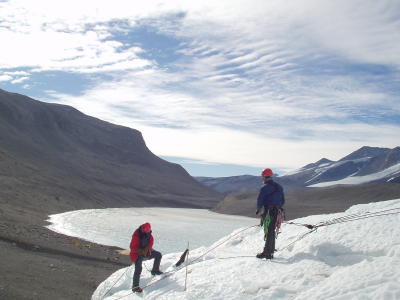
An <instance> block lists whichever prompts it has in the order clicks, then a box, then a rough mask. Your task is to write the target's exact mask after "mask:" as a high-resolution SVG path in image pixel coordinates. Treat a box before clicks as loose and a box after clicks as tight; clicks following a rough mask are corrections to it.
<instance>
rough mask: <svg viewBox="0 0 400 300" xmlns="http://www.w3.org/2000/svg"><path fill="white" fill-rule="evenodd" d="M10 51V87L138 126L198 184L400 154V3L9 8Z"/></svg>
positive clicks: (10, 4) (131, 0)
mask: <svg viewBox="0 0 400 300" xmlns="http://www.w3.org/2000/svg"><path fill="white" fill-rule="evenodd" d="M0 41H1V46H0V88H2V89H4V90H7V91H11V92H17V93H22V94H25V95H28V96H31V97H33V98H35V99H38V100H41V101H47V102H56V103H63V104H68V105H72V106H74V107H76V108H77V109H79V110H81V111H82V112H84V113H86V114H88V115H91V116H95V117H98V118H100V119H103V120H106V121H109V122H112V123H116V124H121V125H125V126H129V127H132V128H135V129H138V130H140V131H141V132H142V133H143V136H144V138H145V141H146V143H147V145H148V147H149V148H150V149H151V150H152V152H154V153H155V154H157V155H159V156H161V157H163V158H166V159H168V160H170V161H174V162H178V163H181V164H182V165H183V166H184V167H186V169H187V170H188V171H189V172H190V173H191V174H192V175H206V176H228V175H239V174H258V173H259V172H260V170H261V169H263V168H265V167H271V168H273V169H274V170H277V171H278V172H279V173H284V172H285V171H289V170H292V169H296V168H299V167H301V166H303V165H305V164H308V163H311V162H315V161H316V160H319V159H320V158H322V157H327V158H329V159H332V160H337V159H340V158H341V157H343V156H345V155H347V154H348V153H350V152H352V151H355V150H356V149H358V148H359V147H361V146H364V145H369V146H377V147H395V146H399V144H400V143H399V136H400V101H399V100H400V1H398V0H393V1H385V0H380V1H376V0H362V1H358V0H335V1H330V0H326V1H325V0H292V1H287V0H261V1H256V0H245V1H239V0H219V1H214V0H213V1H190V0H186V1H183V0H181V1H178V0H177V1H175V0H168V1H167V0H165V1H150V0H146V1H136V0H113V1H102V0H95V1H92V0H84V1H82V0H81V1H75V0H68V1H66V0H65V1H64V0H58V1H54V0H49V1H44V0H35V1H31V0H9V1H7V0H6V1H4V0H0Z"/></svg>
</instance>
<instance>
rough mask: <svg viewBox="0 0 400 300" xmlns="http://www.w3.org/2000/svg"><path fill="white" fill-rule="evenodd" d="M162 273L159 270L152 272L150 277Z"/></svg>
mask: <svg viewBox="0 0 400 300" xmlns="http://www.w3.org/2000/svg"><path fill="white" fill-rule="evenodd" d="M162 274H164V272H161V271H160V270H153V271H151V275H162Z"/></svg>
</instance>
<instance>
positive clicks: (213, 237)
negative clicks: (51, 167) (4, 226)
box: [47, 207, 258, 253]
mask: <svg viewBox="0 0 400 300" xmlns="http://www.w3.org/2000/svg"><path fill="white" fill-rule="evenodd" d="M48 221H49V222H50V223H51V225H49V226H47V227H48V228H49V229H51V230H53V231H56V232H59V233H62V234H66V235H69V236H74V237H79V238H82V239H85V240H88V241H92V242H96V243H100V244H103V245H109V246H118V247H121V248H125V249H128V248H129V243H130V240H131V237H132V234H133V232H134V230H135V229H136V228H137V227H139V226H140V225H141V224H143V223H145V222H149V223H151V225H152V230H153V236H154V249H157V250H160V251H161V252H162V253H172V252H179V251H183V250H184V249H186V247H187V243H188V242H189V244H190V248H191V249H193V248H198V247H201V246H210V245H211V244H212V243H214V242H215V241H217V240H218V239H220V238H222V237H224V236H226V235H228V234H230V233H231V232H232V231H234V230H235V229H237V228H240V227H247V226H251V225H255V224H257V223H258V219H256V218H248V217H241V216H231V215H223V214H218V213H214V212H211V211H208V210H205V209H187V208H159V207H151V208H149V207H146V208H109V209H86V210H77V211H71V212H66V213H62V214H56V215H51V216H50V217H49V220H48Z"/></svg>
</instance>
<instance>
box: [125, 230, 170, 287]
mask: <svg viewBox="0 0 400 300" xmlns="http://www.w3.org/2000/svg"><path fill="white" fill-rule="evenodd" d="M153 243H154V238H153V236H152V235H151V225H150V223H144V224H142V225H140V226H139V228H138V229H136V230H135V232H134V233H133V236H132V240H131V244H130V249H131V253H130V257H131V261H132V262H133V263H135V273H134V274H133V284H132V291H133V292H134V293H141V292H142V291H143V290H142V288H140V286H139V280H140V274H141V273H142V262H143V261H144V260H148V259H153V258H154V264H153V269H152V270H151V275H161V274H163V272H161V271H160V263H161V257H162V255H161V253H160V252H158V251H156V250H154V249H153Z"/></svg>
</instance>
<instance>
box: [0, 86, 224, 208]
mask: <svg viewBox="0 0 400 300" xmlns="http://www.w3.org/2000/svg"><path fill="white" fill-rule="evenodd" d="M0 183H1V185H2V189H1V192H0V199H1V202H2V207H4V205H6V206H7V205H10V206H14V207H17V206H18V207H20V208H22V209H25V208H26V209H28V210H36V208H38V207H40V210H41V211H46V212H48V213H54V212H61V211H65V210H71V209H82V208H94V207H127V206H155V205H157V206H187V207H211V206H212V205H213V204H215V203H216V201H218V197H219V195H218V193H216V192H214V191H212V190H211V189H208V188H206V187H204V186H203V185H201V184H199V183H198V182H197V181H195V180H194V179H193V178H192V177H191V176H190V175H189V174H188V173H187V172H186V171H185V170H184V169H183V168H182V167H181V166H179V165H177V164H173V163H169V162H167V161H164V160H162V159H160V158H158V157H157V156H155V155H154V154H153V153H151V152H150V151H149V149H148V148H147V147H146V145H145V142H144V140H143V138H142V135H141V133H140V132H139V131H137V130H134V129H130V128H126V127H122V126H117V125H113V124H110V123H107V122H104V121H101V120H99V119H96V118H92V117H89V116H87V115H84V114H82V113H81V112H79V111H77V110H76V109H74V108H72V107H69V106H64V105H57V104H49V103H43V102H39V101H36V100H33V99H30V98H28V97H25V96H22V95H18V94H12V93H8V92H5V91H1V90H0Z"/></svg>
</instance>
